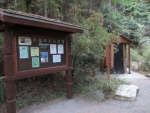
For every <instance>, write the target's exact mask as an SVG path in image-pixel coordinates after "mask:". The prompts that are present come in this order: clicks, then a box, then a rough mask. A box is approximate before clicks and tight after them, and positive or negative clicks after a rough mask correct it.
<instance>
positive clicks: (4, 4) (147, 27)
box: [0, 0, 150, 70]
mask: <svg viewBox="0 0 150 113" xmlns="http://www.w3.org/2000/svg"><path fill="white" fill-rule="evenodd" d="M0 7H1V8H6V9H13V10H17V11H23V12H27V13H33V14H38V15H42V16H46V17H49V18H53V19H59V20H62V21H65V22H69V23H72V24H75V25H81V26H82V27H83V28H84V29H86V30H88V31H89V33H91V31H90V30H91V28H92V27H91V28H90V29H89V28H87V26H90V25H89V24H90V23H88V22H86V21H87V20H88V19H89V18H90V17H91V15H92V16H93V15H95V14H97V15H95V17H98V16H99V17H100V19H99V20H98V21H99V25H100V26H102V27H103V28H105V29H107V28H108V27H109V26H111V27H112V30H114V31H116V32H119V33H120V34H124V35H126V36H128V37H130V38H131V39H132V40H133V46H132V48H133V49H132V53H133V54H132V60H135V61H139V60H140V62H141V61H143V59H145V61H146V62H147V60H149V57H148V56H150V52H149V49H150V47H149V46H150V45H149V42H150V0H0ZM100 15H101V16H100ZM99 17H98V18H99ZM98 18H97V19H98ZM88 21H89V20H88ZM90 22H91V23H93V20H91V21H90ZM85 24H86V25H87V26H86V25H85ZM95 25H96V24H95ZM85 27H86V28H85ZM95 28H96V27H95ZM105 34H106V35H107V36H108V34H107V33H105ZM85 35H87V34H84V36H85ZM88 35H89V34H88ZM94 35H95V34H94ZM82 36H83V35H82ZM107 36H105V37H107ZM100 38H101V37H100ZM101 39H102V40H103V38H101ZM105 43H106V42H105ZM102 44H104V43H102ZM82 45H84V44H83V43H82ZM104 45H105V44H104ZM106 45H107V44H106ZM102 56H104V55H102ZM147 63H148V64H145V65H146V67H144V69H145V70H148V69H150V66H149V62H147ZM140 65H141V63H140Z"/></svg>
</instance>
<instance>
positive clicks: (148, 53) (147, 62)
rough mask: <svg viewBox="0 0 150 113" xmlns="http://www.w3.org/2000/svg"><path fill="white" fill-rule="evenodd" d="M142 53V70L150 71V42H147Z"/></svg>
mask: <svg viewBox="0 0 150 113" xmlns="http://www.w3.org/2000/svg"><path fill="white" fill-rule="evenodd" d="M142 55H143V63H142V70H144V71H149V70H150V44H146V45H145V46H144V47H143V49H142Z"/></svg>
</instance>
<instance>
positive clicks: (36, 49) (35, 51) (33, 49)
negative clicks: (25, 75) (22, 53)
mask: <svg viewBox="0 0 150 113" xmlns="http://www.w3.org/2000/svg"><path fill="white" fill-rule="evenodd" d="M30 50H31V56H39V47H30Z"/></svg>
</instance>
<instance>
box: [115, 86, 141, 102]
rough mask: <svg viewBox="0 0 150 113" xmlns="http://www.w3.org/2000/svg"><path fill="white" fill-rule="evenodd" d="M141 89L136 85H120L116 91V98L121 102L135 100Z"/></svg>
mask: <svg viewBox="0 0 150 113" xmlns="http://www.w3.org/2000/svg"><path fill="white" fill-rule="evenodd" d="M138 91H139V88H138V87H137V86H135V85H120V86H119V87H118V89H117V90H116V93H115V96H114V98H116V99H120V100H131V101H133V100H135V99H136V97H137V94H138Z"/></svg>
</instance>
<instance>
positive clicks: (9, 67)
mask: <svg viewBox="0 0 150 113" xmlns="http://www.w3.org/2000/svg"><path fill="white" fill-rule="evenodd" d="M13 59H14V56H13V34H12V31H11V29H10V28H7V29H6V30H5V31H4V65H5V76H7V77H10V76H14V62H13V61H14V60H13ZM15 96H16V92H15V82H14V81H7V82H6V104H7V113H16V101H15Z"/></svg>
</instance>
